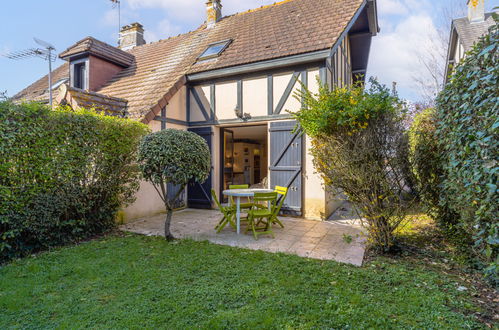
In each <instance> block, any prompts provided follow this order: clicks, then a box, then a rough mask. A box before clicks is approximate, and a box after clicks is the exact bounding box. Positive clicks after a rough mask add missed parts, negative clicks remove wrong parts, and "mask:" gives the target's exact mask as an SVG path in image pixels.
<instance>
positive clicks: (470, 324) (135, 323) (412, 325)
mask: <svg viewBox="0 0 499 330" xmlns="http://www.w3.org/2000/svg"><path fill="white" fill-rule="evenodd" d="M175 243H176V244H166V243H165V242H164V240H162V239H160V238H157V237H145V236H128V237H106V238H105V239H102V240H96V241H92V242H89V243H85V244H81V245H79V246H75V247H71V248H64V249H60V250H57V251H53V252H50V253H45V254H43V255H40V256H37V257H36V258H25V259H23V260H20V261H17V262H14V263H12V264H11V265H7V266H6V267H4V268H2V269H0V279H1V280H0V293H1V296H0V297H1V298H0V328H2V329H10V328H20V329H25V328H42V329H56V328H58V329H65V328H71V329H74V328H77V329H82V328H101V329H137V328H143V329H165V328H167V329H193V328H197V329H222V328H224V329H461V328H469V329H478V328H480V327H481V326H482V325H481V324H480V323H478V321H477V320H476V318H475V317H473V316H472V313H474V312H476V311H479V309H478V308H477V307H476V306H475V305H474V304H473V302H472V300H471V299H470V294H469V292H470V291H471V288H470V286H469V285H468V284H467V283H464V284H465V285H466V286H467V287H468V288H469V290H468V291H465V292H460V291H458V290H457V288H458V287H459V286H460V285H463V282H462V281H461V280H460V279H459V278H458V277H457V276H455V275H452V274H450V272H449V271H448V270H447V269H446V270H445V271H442V270H439V269H438V268H436V267H435V266H433V265H431V264H430V263H429V262H425V261H422V260H421V261H418V262H415V261H414V260H413V259H408V260H404V259H402V258H399V259H398V260H397V261H391V260H387V259H385V258H377V259H376V260H375V261H373V262H371V263H369V264H368V265H366V266H365V267H354V266H350V265H345V264H339V263H336V262H334V261H323V260H313V259H306V258H301V257H298V256H293V255H286V254H272V253H266V252H262V251H250V250H244V249H237V248H231V247H227V246H219V245H214V244H209V243H207V242H193V241H177V242H175Z"/></svg>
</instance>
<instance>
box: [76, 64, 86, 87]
mask: <svg viewBox="0 0 499 330" xmlns="http://www.w3.org/2000/svg"><path fill="white" fill-rule="evenodd" d="M85 64H86V63H85V62H83V63H78V64H75V67H74V74H75V76H74V77H75V78H74V87H75V88H79V89H85V78H86V71H87V70H86V69H87V68H86V65H85Z"/></svg>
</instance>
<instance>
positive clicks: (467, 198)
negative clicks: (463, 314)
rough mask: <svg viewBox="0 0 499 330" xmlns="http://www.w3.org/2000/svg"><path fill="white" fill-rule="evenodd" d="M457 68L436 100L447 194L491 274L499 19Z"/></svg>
mask: <svg viewBox="0 0 499 330" xmlns="http://www.w3.org/2000/svg"><path fill="white" fill-rule="evenodd" d="M495 20H496V24H495V25H494V26H492V27H491V30H490V33H489V34H488V35H487V36H485V37H483V38H482V39H481V40H480V41H479V42H478V43H477V44H476V45H475V47H474V48H473V50H471V51H470V52H469V53H468V54H467V57H466V58H465V60H464V61H463V62H461V63H460V64H459V65H458V66H457V67H456V68H455V70H454V73H453V76H452V78H451V81H450V83H449V84H448V85H447V86H446V87H445V89H444V90H443V91H442V93H441V94H440V95H439V97H438V100H437V104H438V106H437V119H438V129H437V138H438V140H439V142H440V144H441V147H442V151H443V153H442V155H443V157H442V158H443V159H442V160H443V168H444V171H445V175H444V180H443V186H442V187H443V198H444V201H445V202H446V203H448V204H449V205H451V206H452V208H453V210H454V211H455V212H456V213H458V214H459V216H460V220H459V221H460V223H459V224H460V226H461V227H462V228H463V229H464V230H465V231H466V232H467V233H468V234H469V235H470V236H472V237H473V239H474V242H475V244H474V250H475V252H476V255H477V257H478V261H480V262H481V263H482V264H484V265H486V270H485V272H486V273H487V274H488V275H490V276H491V277H494V276H495V277H496V280H497V274H498V270H499V267H498V258H499V221H498V214H499V212H498V211H499V210H498V207H499V198H498V197H499V194H498V189H497V184H498V182H497V178H498V173H499V164H498V161H499V157H498V152H499V136H498V133H499V117H498V114H499V87H498V86H499V49H498V48H499V18H498V16H497V15H495Z"/></svg>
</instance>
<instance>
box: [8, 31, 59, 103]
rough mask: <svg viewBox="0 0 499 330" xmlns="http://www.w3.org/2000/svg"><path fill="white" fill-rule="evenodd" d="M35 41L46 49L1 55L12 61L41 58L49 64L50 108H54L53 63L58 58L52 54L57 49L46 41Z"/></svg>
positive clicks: (32, 49) (33, 49)
mask: <svg viewBox="0 0 499 330" xmlns="http://www.w3.org/2000/svg"><path fill="white" fill-rule="evenodd" d="M33 39H34V40H35V42H36V43H37V44H39V45H40V46H42V47H43V48H44V49H40V48H29V49H25V50H18V51H15V52H11V53H7V54H0V55H1V56H4V57H6V58H8V59H11V60H24V59H27V58H31V57H39V58H42V59H44V60H46V61H48V62H49V103H50V107H52V62H55V60H56V56H55V55H54V54H53V53H52V52H53V51H55V47H54V46H52V45H51V44H49V43H48V42H46V41H43V40H40V39H37V38H33Z"/></svg>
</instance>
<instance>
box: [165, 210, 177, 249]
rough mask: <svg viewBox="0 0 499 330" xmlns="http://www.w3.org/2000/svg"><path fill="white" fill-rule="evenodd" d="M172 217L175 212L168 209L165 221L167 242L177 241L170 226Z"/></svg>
mask: <svg viewBox="0 0 499 330" xmlns="http://www.w3.org/2000/svg"><path fill="white" fill-rule="evenodd" d="M172 215H173V210H172V209H170V208H167V210H166V220H165V239H166V240H167V241H172V240H174V239H175V237H173V235H172V233H171V232H170V225H171V223H172Z"/></svg>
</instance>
